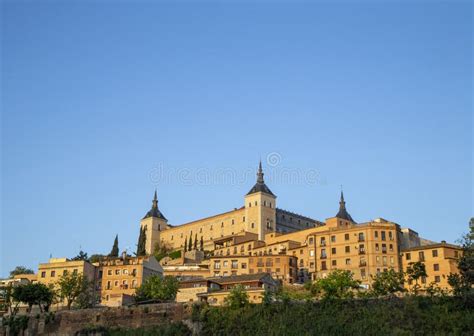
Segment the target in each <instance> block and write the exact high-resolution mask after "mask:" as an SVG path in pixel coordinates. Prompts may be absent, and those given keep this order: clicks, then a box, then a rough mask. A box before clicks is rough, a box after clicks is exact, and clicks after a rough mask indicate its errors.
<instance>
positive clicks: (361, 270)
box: [360, 268, 366, 279]
mask: <svg viewBox="0 0 474 336" xmlns="http://www.w3.org/2000/svg"><path fill="white" fill-rule="evenodd" d="M360 277H361V278H362V279H365V277H366V275H365V268H361V269H360Z"/></svg>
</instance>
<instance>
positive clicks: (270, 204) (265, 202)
mask: <svg viewBox="0 0 474 336" xmlns="http://www.w3.org/2000/svg"><path fill="white" fill-rule="evenodd" d="M254 205H255V206H257V205H258V202H257V201H255V202H254ZM263 206H267V201H263ZM268 206H269V207H270V208H271V207H272V202H268ZM251 207H252V202H249V208H251Z"/></svg>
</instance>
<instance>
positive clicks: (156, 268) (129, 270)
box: [97, 255, 163, 306]
mask: <svg viewBox="0 0 474 336" xmlns="http://www.w3.org/2000/svg"><path fill="white" fill-rule="evenodd" d="M97 266H98V272H97V284H98V287H97V290H98V291H99V293H100V302H101V303H102V304H103V305H106V306H122V305H125V304H129V303H132V302H133V295H134V294H135V292H136V290H137V288H138V287H140V286H141V284H142V283H143V282H144V281H145V280H146V278H147V277H149V276H152V275H159V276H163V268H162V267H161V265H160V264H159V263H158V261H156V259H155V257H153V256H145V257H129V256H126V255H123V256H122V257H120V258H110V257H109V258H105V259H103V260H100V261H99V263H98V265H97Z"/></svg>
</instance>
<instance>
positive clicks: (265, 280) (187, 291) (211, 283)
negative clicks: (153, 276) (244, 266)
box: [176, 273, 279, 306]
mask: <svg viewBox="0 0 474 336" xmlns="http://www.w3.org/2000/svg"><path fill="white" fill-rule="evenodd" d="M237 285H242V286H243V287H244V289H245V291H246V293H247V295H248V297H249V301H250V302H252V303H261V302H262V298H263V295H264V293H265V291H266V290H268V291H275V290H276V289H277V288H278V285H279V284H278V282H277V281H275V280H274V279H273V278H272V277H271V276H270V275H269V274H267V273H259V274H247V275H232V276H226V277H213V278H207V279H192V280H186V281H181V282H180V286H179V291H178V295H177V296H176V301H177V302H195V301H203V302H207V303H209V304H210V305H213V306H221V305H223V304H224V303H225V299H226V298H227V297H228V296H229V293H230V291H231V290H232V289H233V288H234V287H235V286H237Z"/></svg>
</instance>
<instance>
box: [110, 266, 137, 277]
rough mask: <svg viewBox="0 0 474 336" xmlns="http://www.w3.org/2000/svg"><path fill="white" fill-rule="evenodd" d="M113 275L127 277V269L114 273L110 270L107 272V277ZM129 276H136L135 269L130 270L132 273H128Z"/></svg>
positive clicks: (117, 270)
mask: <svg viewBox="0 0 474 336" xmlns="http://www.w3.org/2000/svg"><path fill="white" fill-rule="evenodd" d="M114 273H115V275H129V272H128V269H126V268H124V269H122V270H121V269H116V270H115V272H114V271H113V270H111V269H109V270H107V275H113V274H114ZM130 275H133V276H136V275H137V269H136V268H134V269H133V270H132V272H130Z"/></svg>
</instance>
